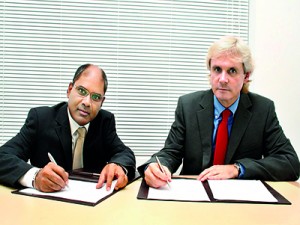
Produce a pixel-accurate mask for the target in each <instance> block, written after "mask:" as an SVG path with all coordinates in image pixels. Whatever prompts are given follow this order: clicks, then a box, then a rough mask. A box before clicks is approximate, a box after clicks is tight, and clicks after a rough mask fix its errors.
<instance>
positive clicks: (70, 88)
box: [67, 82, 73, 98]
mask: <svg viewBox="0 0 300 225" xmlns="http://www.w3.org/2000/svg"><path fill="white" fill-rule="evenodd" d="M72 88H73V83H72V82H70V83H69V87H68V90H67V97H68V98H69V96H70V92H71V90H72Z"/></svg>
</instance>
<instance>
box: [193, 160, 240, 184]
mask: <svg viewBox="0 0 300 225" xmlns="http://www.w3.org/2000/svg"><path fill="white" fill-rule="evenodd" d="M238 173H239V172H238V170H237V168H236V167H235V166H234V165H233V164H232V165H215V166H212V167H210V168H207V169H205V170H203V172H202V173H200V174H199V176H198V177H197V180H201V181H205V180H224V179H232V178H237V177H238Z"/></svg>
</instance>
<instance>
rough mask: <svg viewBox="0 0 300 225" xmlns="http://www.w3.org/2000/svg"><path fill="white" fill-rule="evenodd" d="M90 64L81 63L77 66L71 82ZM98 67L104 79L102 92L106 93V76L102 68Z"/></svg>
mask: <svg viewBox="0 0 300 225" xmlns="http://www.w3.org/2000/svg"><path fill="white" fill-rule="evenodd" d="M90 66H93V64H90V63H87V64H83V65H81V66H79V67H78V69H77V70H76V72H75V74H74V77H73V81H72V83H73V84H74V83H75V82H76V81H77V80H78V79H79V78H80V76H81V74H82V73H83V72H84V71H85V70H86V69H87V68H88V67H90ZM99 69H100V70H101V72H102V79H103V80H104V93H106V91H107V86H108V81H107V76H106V73H105V72H104V70H103V69H101V68H99Z"/></svg>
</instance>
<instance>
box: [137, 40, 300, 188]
mask: <svg viewBox="0 0 300 225" xmlns="http://www.w3.org/2000/svg"><path fill="white" fill-rule="evenodd" d="M207 68H208V70H209V71H210V75H209V80H210V84H211V89H210V90H206V91H198V92H195V93H191V94H187V95H184V96H182V97H180V98H179V100H178V105H177V109H176V112H175V121H174V123H173V124H172V127H171V130H170V132H169V135H168V137H167V139H166V142H165V146H164V148H163V149H162V150H161V151H159V152H158V153H156V154H154V155H153V156H152V157H151V159H150V160H149V161H148V162H146V163H145V164H143V165H142V166H140V167H139V168H138V170H139V172H140V173H141V174H142V175H143V176H144V178H145V181H146V182H147V184H148V185H150V186H152V187H157V188H158V187H161V186H164V185H166V182H167V181H171V174H172V173H174V172H175V171H176V170H177V169H178V168H179V166H180V164H181V163H183V165H182V170H181V174H184V175H198V179H199V180H201V181H205V180H207V179H230V178H240V179H261V180H274V181H283V180H297V179H298V178H299V170H300V169H299V168H300V166H299V159H298V157H297V154H296V152H295V150H294V149H293V147H292V145H291V143H290V141H289V139H287V138H286V136H285V135H284V132H283V130H282V128H281V127H280V125H279V121H278V119H277V116H276V113H275V107H274V103H273V102H272V101H271V100H269V99H267V98H265V97H262V96H260V95H257V94H254V93H250V92H249V91H248V85H249V82H250V79H249V78H250V74H251V73H252V71H253V62H252V57H251V52H250V49H249V47H248V46H247V45H246V44H245V43H243V42H242V41H241V40H240V39H238V38H235V37H224V38H222V39H220V40H219V41H217V42H215V43H214V44H213V45H212V46H211V47H210V49H209V51H208V55H207ZM225 109H229V110H230V114H229V119H228V124H227V126H225V127H226V129H227V130H226V132H225V133H227V134H228V136H229V138H228V137H227V138H225V139H224V140H223V142H227V140H228V144H227V145H226V146H225V147H224V149H225V156H224V157H223V161H221V163H220V162H217V163H215V159H216V158H217V157H219V156H217V151H216V145H217V144H216V142H217V141H216V139H217V136H218V135H219V134H218V126H219V123H220V121H222V111H223V110H225ZM227 111H228V110H227ZM217 134H218V135H217ZM155 156H158V158H159V160H160V161H161V164H162V165H163V169H164V170H165V173H163V172H162V171H161V169H160V168H159V165H158V164H157V163H156V158H155Z"/></svg>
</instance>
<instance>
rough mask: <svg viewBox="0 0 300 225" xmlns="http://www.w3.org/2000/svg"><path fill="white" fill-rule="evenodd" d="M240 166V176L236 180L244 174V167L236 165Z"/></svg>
mask: <svg viewBox="0 0 300 225" xmlns="http://www.w3.org/2000/svg"><path fill="white" fill-rule="evenodd" d="M238 164H239V165H240V174H239V177H238V178H243V177H244V174H245V167H244V166H243V164H241V163H238Z"/></svg>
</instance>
